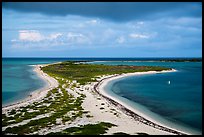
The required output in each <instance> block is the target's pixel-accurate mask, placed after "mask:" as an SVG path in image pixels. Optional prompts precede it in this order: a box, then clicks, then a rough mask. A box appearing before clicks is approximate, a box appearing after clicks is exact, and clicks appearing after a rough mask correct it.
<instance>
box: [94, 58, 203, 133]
mask: <svg viewBox="0 0 204 137" xmlns="http://www.w3.org/2000/svg"><path fill="white" fill-rule="evenodd" d="M90 63H94V64H106V65H134V66H137V65H138V66H140V65H144V66H164V67H170V68H174V69H176V70H177V71H176V72H170V73H161V74H148V75H138V76H129V77H125V78H121V79H117V80H114V81H112V82H110V83H109V84H108V85H107V86H106V87H105V89H106V91H107V93H109V94H111V95H113V96H116V97H117V96H118V98H119V99H121V100H123V101H125V102H126V103H127V104H129V105H131V106H135V107H136V108H137V109H138V107H139V108H140V109H141V110H142V111H144V112H147V111H148V113H149V115H150V116H153V115H154V114H156V115H154V117H153V118H154V119H157V120H159V121H161V123H165V124H166V123H168V125H171V126H172V127H175V126H177V128H179V129H181V130H183V131H188V132H191V133H194V134H201V132H202V62H154V61H149V62H144V61H139V62H138V61H136V62H135V61H127V62H126V61H104V62H101V61H99V62H90ZM169 81H170V82H169ZM166 120H167V121H166Z"/></svg>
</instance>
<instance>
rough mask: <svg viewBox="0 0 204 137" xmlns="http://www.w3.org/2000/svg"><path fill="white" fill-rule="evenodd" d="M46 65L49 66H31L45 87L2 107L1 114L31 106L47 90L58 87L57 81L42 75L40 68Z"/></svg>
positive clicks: (45, 93) (43, 95)
mask: <svg viewBox="0 0 204 137" xmlns="http://www.w3.org/2000/svg"><path fill="white" fill-rule="evenodd" d="M46 65H49V64H41V65H32V66H34V70H33V71H34V72H36V73H37V75H38V77H40V78H41V79H43V80H44V81H45V82H46V85H45V86H44V87H42V88H40V89H37V90H35V91H32V92H31V93H30V95H29V96H28V97H26V98H25V99H23V100H20V101H17V102H15V103H11V104H8V105H5V106H2V113H4V112H6V111H8V110H10V109H14V108H19V107H21V106H25V105H28V104H31V103H33V102H35V101H38V100H41V99H43V98H44V97H45V96H46V95H47V93H48V91H49V90H52V89H54V88H56V87H58V85H59V83H58V81H57V80H55V79H54V78H52V77H50V76H49V75H47V74H46V73H44V72H43V71H42V70H41V67H44V66H46Z"/></svg>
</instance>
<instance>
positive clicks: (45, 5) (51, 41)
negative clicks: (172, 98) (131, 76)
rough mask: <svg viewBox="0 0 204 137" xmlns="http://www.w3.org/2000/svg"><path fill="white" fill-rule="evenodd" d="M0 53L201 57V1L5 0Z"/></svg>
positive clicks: (22, 55)
mask: <svg viewBox="0 0 204 137" xmlns="http://www.w3.org/2000/svg"><path fill="white" fill-rule="evenodd" d="M2 56H3V57H202V3H201V2H18V3H15V2H3V3H2Z"/></svg>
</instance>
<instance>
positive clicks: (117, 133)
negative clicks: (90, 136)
mask: <svg viewBox="0 0 204 137" xmlns="http://www.w3.org/2000/svg"><path fill="white" fill-rule="evenodd" d="M113 135H130V134H127V133H124V132H116V133H113Z"/></svg>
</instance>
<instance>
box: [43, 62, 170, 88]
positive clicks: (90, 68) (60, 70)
mask: <svg viewBox="0 0 204 137" xmlns="http://www.w3.org/2000/svg"><path fill="white" fill-rule="evenodd" d="M169 69H170V68H164V67H159V66H125V65H119V66H107V65H97V64H84V63H78V64H76V63H75V62H73V61H67V62H63V63H60V64H53V65H49V66H46V67H43V68H42V70H43V71H44V72H46V73H48V74H49V75H51V76H54V77H62V78H65V79H68V80H77V82H79V83H80V84H82V85H83V84H86V83H87V82H93V81H96V80H95V79H93V78H96V77H97V76H100V75H110V74H121V73H129V72H144V71H161V70H169Z"/></svg>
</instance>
